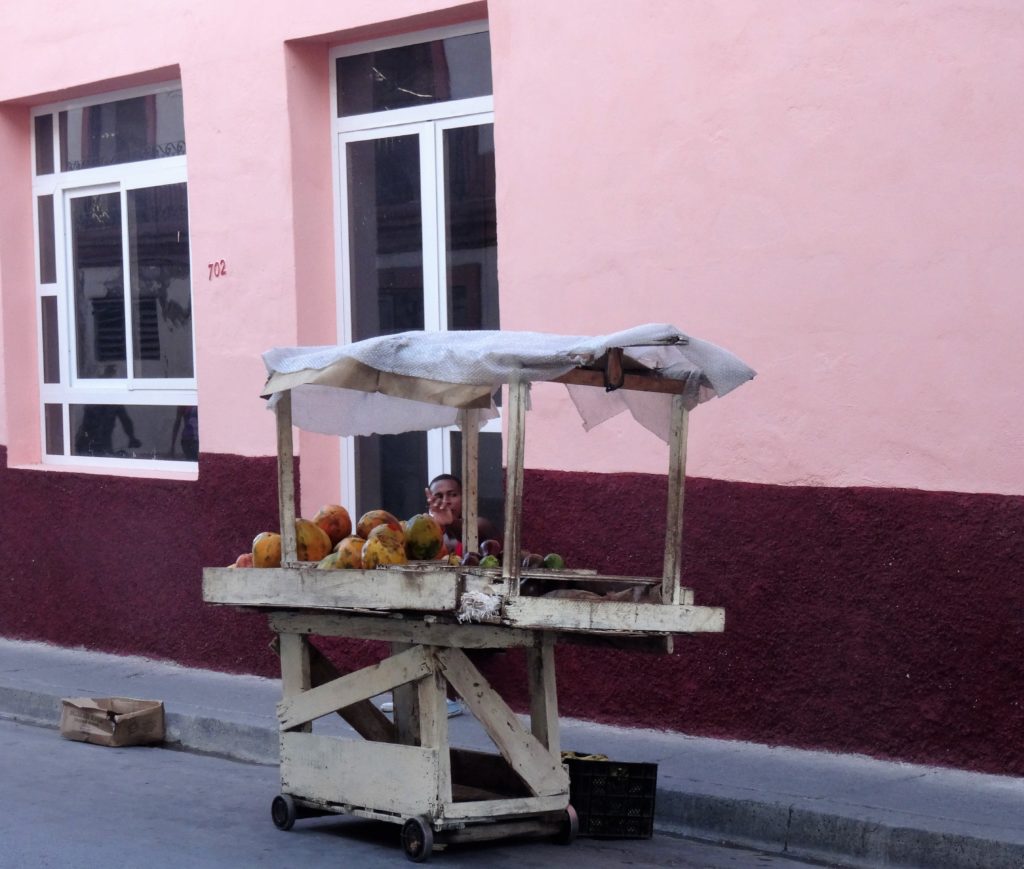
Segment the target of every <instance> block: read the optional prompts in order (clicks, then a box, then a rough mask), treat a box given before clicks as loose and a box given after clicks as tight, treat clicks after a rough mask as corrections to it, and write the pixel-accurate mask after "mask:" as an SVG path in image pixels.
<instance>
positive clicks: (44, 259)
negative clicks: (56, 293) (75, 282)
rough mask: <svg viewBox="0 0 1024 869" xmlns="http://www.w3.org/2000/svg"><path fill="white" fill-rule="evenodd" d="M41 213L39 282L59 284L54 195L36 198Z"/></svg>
mask: <svg viewBox="0 0 1024 869" xmlns="http://www.w3.org/2000/svg"><path fill="white" fill-rule="evenodd" d="M36 207H37V210H38V212H39V282H40V283H41V284H55V283H56V282H57V257H56V250H55V240H54V230H53V194H52V193H48V194H47V195H46V196H38V197H36Z"/></svg>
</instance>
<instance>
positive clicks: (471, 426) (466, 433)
mask: <svg viewBox="0 0 1024 869" xmlns="http://www.w3.org/2000/svg"><path fill="white" fill-rule="evenodd" d="M459 419H460V422H461V427H462V551H463V552H476V551H477V550H478V549H479V543H480V540H479V536H480V534H479V532H480V529H479V527H478V525H477V518H478V517H479V515H480V510H479V507H480V473H479V466H480V411H479V410H476V409H475V408H467V409H466V410H463V411H461V412H460V413H459Z"/></svg>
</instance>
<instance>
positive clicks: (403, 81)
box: [333, 24, 503, 522]
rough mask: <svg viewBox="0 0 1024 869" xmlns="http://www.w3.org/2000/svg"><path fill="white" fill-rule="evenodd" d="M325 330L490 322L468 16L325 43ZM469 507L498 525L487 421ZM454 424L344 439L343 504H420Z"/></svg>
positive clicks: (453, 448)
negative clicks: (331, 99)
mask: <svg viewBox="0 0 1024 869" xmlns="http://www.w3.org/2000/svg"><path fill="white" fill-rule="evenodd" d="M333 63H334V87H335V109H336V111H335V114H336V117H335V119H334V134H335V141H336V148H337V184H338V197H339V209H338V212H339V215H340V219H341V226H340V233H339V262H340V263H341V264H342V266H341V275H340V281H339V305H338V309H339V330H338V331H339V335H341V336H342V340H344V341H358V340H361V339H364V338H370V337H374V336H376V335H383V334H389V333H394V332H402V331H406V330H410V329H427V330H436V329H497V328H499V321H498V270H497V251H498V248H497V220H496V210H495V183H494V115H493V99H492V96H491V62H490V43H489V38H488V33H487V30H486V29H485V26H484V25H482V24H477V25H475V26H474V25H470V26H464V27H461V28H451V29H446V30H444V31H442V32H437V33H431V34H419V35H418V36H416V37H414V38H406V39H404V40H402V39H392V40H382V41H380V42H377V43H373V44H369V45H362V46H356V47H349V48H346V49H343V50H339V51H336V52H335V53H334V60H333ZM480 452H481V456H483V457H486V458H485V459H482V460H481V469H480V471H481V474H480V512H481V514H482V515H486V516H487V517H488V518H491V519H492V520H494V521H496V522H500V521H501V515H500V514H501V512H502V507H503V499H502V470H501V427H500V422H499V421H492V422H491V423H490V424H489V425H488V427H487V428H485V429H484V430H483V431H482V432H481V446H480ZM459 457H460V453H459V432H458V430H447V431H434V432H425V433H424V432H410V433H407V434H401V435H391V436H383V437H367V438H353V439H347V441H346V444H345V446H344V456H343V462H342V468H343V470H342V473H343V491H344V497H345V498H346V499H347V503H349V504H355V505H356V510H357V511H358V512H362V511H364V510H367V509H372V508H375V507H384V508H385V509H388V510H390V511H392V512H393V513H396V514H397V515H399V516H409V515H412V514H413V513H417V512H421V511H422V510H423V507H424V499H423V489H424V486H425V485H426V483H427V481H428V480H429V479H431V478H432V477H434V476H435V475H437V474H439V473H442V472H446V471H455V472H458V470H459V468H458V465H459Z"/></svg>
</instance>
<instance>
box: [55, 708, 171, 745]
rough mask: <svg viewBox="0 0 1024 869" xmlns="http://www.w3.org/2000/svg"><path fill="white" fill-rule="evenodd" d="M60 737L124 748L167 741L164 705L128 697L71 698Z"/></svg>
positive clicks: (61, 714) (62, 711)
mask: <svg viewBox="0 0 1024 869" xmlns="http://www.w3.org/2000/svg"><path fill="white" fill-rule="evenodd" d="M60 735H61V736H63V737H64V738H65V739H74V740H76V741H78V742H92V743H94V744H95V745H110V746H114V747H121V746H125V745H153V744H154V743H158V742H163V741H164V704H163V703H162V702H161V701H159V700H132V699H130V698H127V697H71V698H67V697H66V698H64V699H63V700H62V701H61V712H60Z"/></svg>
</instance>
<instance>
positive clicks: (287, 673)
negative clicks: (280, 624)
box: [278, 634, 312, 733]
mask: <svg viewBox="0 0 1024 869" xmlns="http://www.w3.org/2000/svg"><path fill="white" fill-rule="evenodd" d="M278 649H279V654H280V656H281V691H282V693H283V694H284V696H285V697H295V696H298V695H300V694H302V692H303V691H308V690H309V688H310V686H311V685H312V676H311V672H312V668H311V665H310V655H309V639H308V638H307V637H305V636H302V635H300V634H281V635H280V636H279V637H278ZM302 728H303V729H304V730H305V731H306V732H307V733H308V732H310V731H311V730H312V725H310V724H304V725H302Z"/></svg>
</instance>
